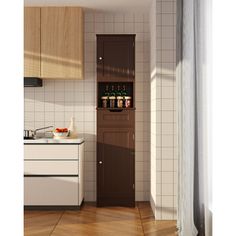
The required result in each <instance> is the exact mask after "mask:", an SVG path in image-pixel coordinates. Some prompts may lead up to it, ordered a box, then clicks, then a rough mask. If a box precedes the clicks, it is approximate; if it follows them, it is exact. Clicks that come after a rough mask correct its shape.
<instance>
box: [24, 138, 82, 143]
mask: <svg viewBox="0 0 236 236" xmlns="http://www.w3.org/2000/svg"><path fill="white" fill-rule="evenodd" d="M83 142H84V138H74V139H73V138H63V139H62V138H60V139H57V138H39V139H26V140H24V143H25V144H26V143H30V144H34V143H35V144H37V143H74V144H81V143H83Z"/></svg>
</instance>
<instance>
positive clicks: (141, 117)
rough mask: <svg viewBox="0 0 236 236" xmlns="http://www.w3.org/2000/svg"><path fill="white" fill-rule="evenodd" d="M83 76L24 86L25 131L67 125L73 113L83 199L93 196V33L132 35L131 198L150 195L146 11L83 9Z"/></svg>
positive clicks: (94, 54) (94, 69)
mask: <svg viewBox="0 0 236 236" xmlns="http://www.w3.org/2000/svg"><path fill="white" fill-rule="evenodd" d="M84 17H85V23H84V24H85V35H84V39H85V53H84V55H85V79H84V80H83V81H76V80H45V81H44V86H43V87H42V88H25V129H34V128H38V127H43V126H47V125H54V127H68V126H69V123H70V117H71V116H74V117H75V120H76V125H77V127H78V131H79V133H80V135H81V136H84V137H85V201H95V200H96V168H95V166H96V165H95V160H96V110H95V108H96V97H95V94H96V66H95V61H96V60H95V58H96V44H95V43H96V34H98V33H100V34H104V33H107V34H110V33H111V34H113V33H121V34H126V33H128V34H132V33H135V34H136V52H135V53H136V66H137V67H136V68H137V70H136V81H137V82H138V83H137V84H136V96H135V98H136V105H137V110H136V124H135V126H136V137H135V138H136V143H135V146H136V163H135V166H136V173H135V176H136V180H135V183H136V201H148V200H149V196H150V194H149V193H150V157H149V156H150V148H149V140H150V135H149V133H150V126H149V122H150V118H149V117H150V116H149V113H150V111H149V110H150V109H149V94H150V86H149V84H150V80H149V77H150V75H149V73H150V70H149V61H150V59H149V58H150V56H149V50H150V45H149V41H150V39H149V27H148V24H149V23H148V15H145V14H142V13H125V14H123V13H117V14H113V13H109V12H107V13H106V12H105V13H104V12H103V13H101V12H95V11H86V12H85V14H84Z"/></svg>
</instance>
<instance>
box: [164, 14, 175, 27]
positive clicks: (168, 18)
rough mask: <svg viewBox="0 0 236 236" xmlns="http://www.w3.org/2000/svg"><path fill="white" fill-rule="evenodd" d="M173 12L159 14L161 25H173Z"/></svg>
mask: <svg viewBox="0 0 236 236" xmlns="http://www.w3.org/2000/svg"><path fill="white" fill-rule="evenodd" d="M174 18H175V14H161V23H162V25H163V26H166V25H168V26H169V25H174Z"/></svg>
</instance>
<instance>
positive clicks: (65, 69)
mask: <svg viewBox="0 0 236 236" xmlns="http://www.w3.org/2000/svg"><path fill="white" fill-rule="evenodd" d="M83 27H84V26H83V11H82V9H81V8H79V7H42V8H41V63H42V64H41V73H42V77H43V78H45V79H47V78H57V79H83Z"/></svg>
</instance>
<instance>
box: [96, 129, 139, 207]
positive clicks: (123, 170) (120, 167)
mask: <svg viewBox="0 0 236 236" xmlns="http://www.w3.org/2000/svg"><path fill="white" fill-rule="evenodd" d="M134 165H135V163H134V129H133V128H98V139H97V205H98V206H114V205H115V206H119V205H120V206H130V207H133V206H134V205H135V191H134V181H135V176H134Z"/></svg>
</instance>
